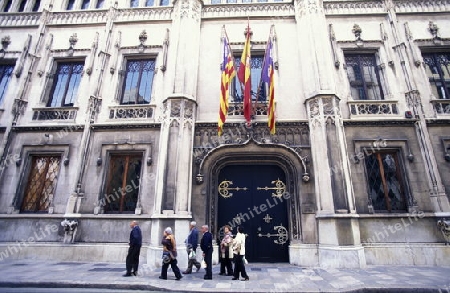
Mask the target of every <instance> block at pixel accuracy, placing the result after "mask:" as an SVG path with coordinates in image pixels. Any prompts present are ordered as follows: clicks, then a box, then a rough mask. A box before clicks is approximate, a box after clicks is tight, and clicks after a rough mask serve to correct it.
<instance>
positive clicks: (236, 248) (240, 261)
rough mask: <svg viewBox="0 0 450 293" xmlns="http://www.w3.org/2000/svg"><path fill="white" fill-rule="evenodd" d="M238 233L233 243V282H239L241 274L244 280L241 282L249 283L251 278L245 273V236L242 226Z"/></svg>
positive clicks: (239, 227) (238, 228)
mask: <svg viewBox="0 0 450 293" xmlns="http://www.w3.org/2000/svg"><path fill="white" fill-rule="evenodd" d="M237 230H238V233H237V234H236V238H235V239H234V241H233V254H234V277H233V279H232V280H239V273H241V277H242V278H243V279H242V280H241V281H248V280H249V277H248V275H247V272H246V271H245V264H244V258H245V234H244V228H243V227H242V226H238V227H237Z"/></svg>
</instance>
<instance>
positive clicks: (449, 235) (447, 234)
mask: <svg viewBox="0 0 450 293" xmlns="http://www.w3.org/2000/svg"><path fill="white" fill-rule="evenodd" d="M437 226H438V229H439V230H440V231H441V233H442V235H443V236H444V238H445V241H446V242H447V245H448V244H449V243H450V221H448V220H445V219H443V220H439V221H437Z"/></svg>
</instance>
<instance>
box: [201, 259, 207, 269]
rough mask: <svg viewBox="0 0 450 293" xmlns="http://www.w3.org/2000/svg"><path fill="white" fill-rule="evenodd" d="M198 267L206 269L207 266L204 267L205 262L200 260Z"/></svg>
mask: <svg viewBox="0 0 450 293" xmlns="http://www.w3.org/2000/svg"><path fill="white" fill-rule="evenodd" d="M200 267H201V268H202V269H206V267H207V265H206V261H205V260H202V262H201V264H200Z"/></svg>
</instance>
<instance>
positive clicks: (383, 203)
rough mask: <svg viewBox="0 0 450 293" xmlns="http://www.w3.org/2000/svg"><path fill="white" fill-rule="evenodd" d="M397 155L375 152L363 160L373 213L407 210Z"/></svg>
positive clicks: (404, 188)
mask: <svg viewBox="0 0 450 293" xmlns="http://www.w3.org/2000/svg"><path fill="white" fill-rule="evenodd" d="M398 153H399V152H398V151H383V152H375V153H372V154H370V155H368V156H366V157H365V159H364V162H365V167H366V175H367V188H368V193H369V201H370V203H371V205H372V206H373V209H374V210H375V211H381V212H386V211H387V212H392V211H395V212H406V210H407V198H406V187H405V181H404V174H403V172H402V167H401V166H402V164H401V162H400V158H399V155H398Z"/></svg>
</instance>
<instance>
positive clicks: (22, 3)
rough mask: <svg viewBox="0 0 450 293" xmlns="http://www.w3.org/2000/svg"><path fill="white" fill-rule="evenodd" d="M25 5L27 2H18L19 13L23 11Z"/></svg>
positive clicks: (24, 0) (23, 0)
mask: <svg viewBox="0 0 450 293" xmlns="http://www.w3.org/2000/svg"><path fill="white" fill-rule="evenodd" d="M26 4H27V0H22V2H20V5H19V12H24V11H25V5H26Z"/></svg>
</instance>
